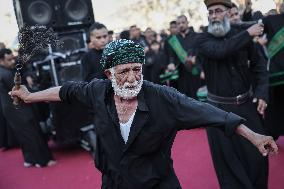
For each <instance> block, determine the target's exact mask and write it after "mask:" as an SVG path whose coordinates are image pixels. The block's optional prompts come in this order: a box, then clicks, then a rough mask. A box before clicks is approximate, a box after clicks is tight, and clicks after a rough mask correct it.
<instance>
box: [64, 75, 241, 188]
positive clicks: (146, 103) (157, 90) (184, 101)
mask: <svg viewBox="0 0 284 189" xmlns="http://www.w3.org/2000/svg"><path fill="white" fill-rule="evenodd" d="M59 95H60V98H61V100H62V101H65V102H69V103H71V102H73V101H80V102H81V103H83V104H85V105H89V106H90V107H92V108H93V110H94V112H95V118H94V122H95V125H96V127H95V131H96V134H97V151H96V158H95V164H96V167H97V168H98V169H99V170H100V171H101V172H102V174H103V181H102V183H103V184H102V188H103V189H118V188H121V189H133V188H136V189H157V188H159V189H173V188H175V189H180V188H181V186H180V184H179V181H178V179H177V177H176V175H175V172H174V169H173V162H172V159H171V147H172V144H173V141H174V139H175V136H176V134H177V131H179V130H183V129H192V128H197V127H203V126H210V127H216V128H220V129H222V130H223V131H225V133H226V134H227V135H228V136H230V135H232V134H233V133H234V131H235V129H236V126H237V125H239V124H240V123H241V122H242V119H241V118H240V117H239V116H237V115H235V114H231V113H227V112H224V111H222V110H219V109H217V108H215V107H213V106H210V105H208V104H204V103H201V102H198V101H195V100H193V99H191V98H188V97H186V96H185V95H183V94H180V93H178V92H177V91H176V90H175V89H173V88H169V87H166V86H160V85H156V84H153V83H151V82H148V81H144V83H143V86H142V89H141V91H140V93H139V94H138V97H137V98H138V107H137V110H136V113H135V116H134V120H133V124H132V126H131V130H130V134H129V138H128V141H127V143H126V144H125V143H124V140H123V138H122V136H121V133H120V126H119V120H118V115H117V112H116V107H115V102H114V98H113V95H114V92H113V90H112V86H111V81H109V80H93V81H92V82H91V83H75V82H70V83H66V84H64V85H63V86H62V87H61V89H60V92H59Z"/></svg>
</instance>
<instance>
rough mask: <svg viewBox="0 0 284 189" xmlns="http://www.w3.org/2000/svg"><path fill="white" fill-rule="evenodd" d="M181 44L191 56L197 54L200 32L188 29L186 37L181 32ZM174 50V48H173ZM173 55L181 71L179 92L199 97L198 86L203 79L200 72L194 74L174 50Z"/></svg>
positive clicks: (178, 82)
mask: <svg viewBox="0 0 284 189" xmlns="http://www.w3.org/2000/svg"><path fill="white" fill-rule="evenodd" d="M176 36H177V38H178V40H179V42H180V44H181V46H182V47H183V48H184V50H185V51H186V52H187V53H188V55H189V56H195V55H196V45H197V36H198V34H197V33H195V32H193V31H191V30H190V31H188V33H186V35H185V37H183V36H182V35H181V34H178V35H176ZM172 51H173V49H172ZM170 55H173V57H172V58H170V60H171V59H172V60H173V61H174V63H175V65H176V66H178V71H179V79H178V80H177V89H178V91H179V92H181V93H184V94H186V95H187V96H189V97H191V98H195V99H196V98H197V97H196V92H197V90H198V88H199V87H200V86H201V80H200V76H199V74H197V75H193V74H192V72H191V71H192V70H191V69H190V68H189V67H188V66H185V65H184V64H183V63H182V62H181V61H180V60H179V59H178V56H177V55H176V54H175V52H174V51H173V52H172V53H170Z"/></svg>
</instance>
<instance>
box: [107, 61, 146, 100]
mask: <svg viewBox="0 0 284 189" xmlns="http://www.w3.org/2000/svg"><path fill="white" fill-rule="evenodd" d="M109 72H110V73H108V74H107V76H108V78H109V79H110V80H111V82H112V87H113V90H114V93H115V95H117V96H119V97H122V98H125V99H129V98H133V97H136V96H137V95H138V93H139V92H140V90H141V87H142V84H143V75H142V64H140V63H128V64H121V65H117V66H115V67H114V68H111V69H110V70H109Z"/></svg>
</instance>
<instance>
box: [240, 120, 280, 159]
mask: <svg viewBox="0 0 284 189" xmlns="http://www.w3.org/2000/svg"><path fill="white" fill-rule="evenodd" d="M236 133H238V134H239V135H241V136H243V137H245V138H246V139H247V140H249V141H250V142H251V143H252V144H253V145H255V147H257V149H258V150H259V152H260V153H261V154H262V155H263V156H267V155H268V154H277V152H278V147H277V145H276V143H275V141H274V140H273V138H272V137H271V136H265V135H260V134H258V133H255V132H253V131H252V130H250V129H249V128H248V127H246V126H245V125H243V124H241V125H239V126H238V127H237V129H236Z"/></svg>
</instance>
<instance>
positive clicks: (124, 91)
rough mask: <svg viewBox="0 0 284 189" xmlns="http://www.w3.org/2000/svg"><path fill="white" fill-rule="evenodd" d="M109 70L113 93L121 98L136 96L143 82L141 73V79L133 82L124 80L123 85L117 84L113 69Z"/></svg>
mask: <svg viewBox="0 0 284 189" xmlns="http://www.w3.org/2000/svg"><path fill="white" fill-rule="evenodd" d="M109 70H110V72H111V76H112V79H111V85H112V88H113V91H114V94H115V95H117V96H119V97H121V98H123V99H131V98H133V97H136V96H137V95H138V94H139V92H140V90H141V88H142V84H143V75H142V74H141V79H140V80H139V81H135V82H134V83H129V82H125V83H124V84H123V86H119V85H118V84H117V82H116V79H115V75H114V69H113V68H110V69H109ZM129 87H132V88H129Z"/></svg>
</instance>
